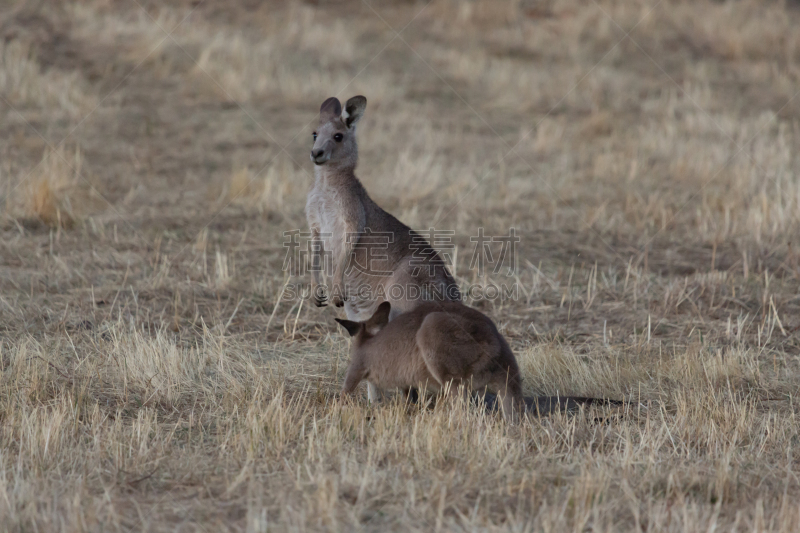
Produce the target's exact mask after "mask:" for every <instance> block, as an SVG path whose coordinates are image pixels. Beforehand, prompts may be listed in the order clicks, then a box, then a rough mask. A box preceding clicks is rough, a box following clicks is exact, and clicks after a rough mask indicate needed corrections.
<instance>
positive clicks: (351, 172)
mask: <svg viewBox="0 0 800 533" xmlns="http://www.w3.org/2000/svg"><path fill="white" fill-rule="evenodd" d="M355 169H356V167H355V165H348V166H332V165H317V166H315V167H314V177H315V179H316V181H317V183H320V184H324V185H346V184H352V183H359V184H360V183H361V182H360V181H358V178H357V177H356V173H355Z"/></svg>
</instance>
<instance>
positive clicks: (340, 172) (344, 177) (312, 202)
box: [306, 96, 461, 320]
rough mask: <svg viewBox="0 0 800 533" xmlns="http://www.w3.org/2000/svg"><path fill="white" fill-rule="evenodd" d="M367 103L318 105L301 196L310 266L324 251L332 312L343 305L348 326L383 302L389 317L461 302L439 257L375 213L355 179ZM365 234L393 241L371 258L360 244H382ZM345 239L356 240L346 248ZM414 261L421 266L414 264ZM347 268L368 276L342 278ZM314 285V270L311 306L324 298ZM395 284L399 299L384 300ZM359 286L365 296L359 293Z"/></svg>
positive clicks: (404, 229)
mask: <svg viewBox="0 0 800 533" xmlns="http://www.w3.org/2000/svg"><path fill="white" fill-rule="evenodd" d="M366 105H367V100H366V98H364V97H363V96H354V97H353V98H351V99H350V100H348V101H347V103H346V105H345V108H344V110H342V107H341V104H340V103H339V100H337V99H336V98H329V99H327V100H326V101H325V102H323V104H322V106H321V107H320V119H319V126H318V127H317V130H316V131H315V135H316V138H315V142H314V146H313V147H312V149H311V160H312V161H314V163H315V168H314V170H315V183H314V186H313V188H312V189H311V191H310V192H309V194H308V200H307V203H306V216H307V218H308V225H309V227H310V228H311V233H312V239H313V240H314V241H315V247H314V249H315V250H316V251H317V252H318V253H320V256H319V257H318V258H317V261H320V263H317V264H321V253H322V251H323V250H324V251H326V252H328V253H329V254H330V257H331V259H332V265H331V267H332V269H331V270H332V272H331V274H332V287H329V289H330V290H331V295H332V296H331V301H332V302H333V303H334V304H335V305H336V306H337V307H339V306H342V305H344V308H345V313H346V314H347V318H348V319H350V320H366V319H367V318H369V317H370V316H372V314H373V313H374V312H375V309H376V307H377V306H378V304H379V303H380V302H381V301H384V300H388V301H389V302H391V304H392V318H394V316H396V315H398V314H400V313H402V312H405V311H410V310H411V309H413V308H414V307H416V306H417V305H418V304H419V303H421V302H423V301H425V300H428V301H430V300H438V301H460V300H461V294H460V293H459V291H458V286H457V285H456V282H455V280H454V279H453V277H452V275H451V274H450V272H449V271H448V270H447V267H446V266H445V264H444V261H442V259H441V257H440V256H439V255H438V254H437V253H436V252H435V250H433V248H431V247H430V245H429V244H428V243H427V242H426V241H425V240H424V239H422V238H421V237H420V236H419V235H418V234H416V233H413V232H412V231H411V229H410V228H409V227H408V226H406V225H405V224H403V223H402V222H400V221H399V220H398V219H397V218H395V217H394V216H392V215H391V214H389V213H387V212H386V211H384V210H383V209H381V207H380V206H378V205H377V204H376V203H375V202H374V201H373V200H372V199H371V198H370V197H369V195H368V194H367V191H366V190H365V189H364V187H363V185H362V184H361V182H360V181H359V180H358V178H357V177H356V175H355V168H356V165H357V164H358V144H357V142H356V124H357V123H358V121H359V119H360V118H361V117H362V116H363V114H364V110H365V108H366ZM337 139H338V140H337ZM370 233H372V234H373V235H374V234H383V235H391V236H392V237H391V242H389V243H388V249H381V248H375V249H374V251H373V254H372V258H371V260H370V258H369V257H368V255H369V253H368V251H367V249H366V246H368V244H369V243H370V242H371V243H380V242H386V239H384V240H383V241H381V239H380V238H376V237H374V236H373V237H372V238H370V236H369V234H370ZM324 234H328V235H327V236H323V235H324ZM348 235H351V236H355V238H351V242H348V239H347V236H348ZM377 256H381V257H377ZM415 261H416V262H417V263H419V262H422V261H427V263H425V264H424V265H422V266H418V264H415ZM348 264H350V265H351V266H352V265H354V264H358V265H364V266H367V265H369V267H370V268H369V270H370V272H362V271H359V270H358V269H351V271H350V272H345V270H346V268H347V267H348ZM415 271H416V272H415ZM320 282H321V272H319V271H315V272H314V285H315V287H314V291H313V294H314V298H315V302H314V303H315V304H316V305H317V306H322V305H325V303H326V301H325V300H326V298H325V297H321V296H320V292H319V289H318V287H319V285H320ZM395 285H399V286H400V287H402V288H403V294H402V296H400V297H395V296H394V295H392V294H391V287H392V286H395ZM408 287H415V288H416V289H419V292H420V295H419V297H414V295H409V294H408V292H407V289H408ZM359 288H362V289H364V288H366V289H367V290H366V291H364V292H362V293H361V294H359V292H358V291H359ZM365 295H366V296H365ZM381 295H385V298H384V297H382V296H381Z"/></svg>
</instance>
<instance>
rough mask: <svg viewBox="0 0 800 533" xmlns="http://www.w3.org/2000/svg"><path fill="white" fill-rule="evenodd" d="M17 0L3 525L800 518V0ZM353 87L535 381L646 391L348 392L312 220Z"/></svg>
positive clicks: (0, 435) (351, 525) (493, 525)
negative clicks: (328, 126) (584, 405)
mask: <svg viewBox="0 0 800 533" xmlns="http://www.w3.org/2000/svg"><path fill="white" fill-rule="evenodd" d="M0 9H2V12H0V35H1V36H2V40H0V57H1V58H2V61H0V114H1V115H2V122H1V123H2V127H1V128H0V139H1V140H0V151H1V153H2V159H1V161H2V164H0V178H1V179H0V368H1V371H0V372H1V373H0V425H1V426H0V427H2V431H0V442H1V443H2V446H1V447H0V473H1V474H0V523H1V524H3V526H2V529H3V530H7V531H31V530H33V531H78V530H80V531H84V530H90V531H99V530H103V531H109V530H110V531H117V530H120V531H223V530H236V531H239V530H242V531H244V530H247V531H266V530H275V531H283V530H296V531H307V530H341V531H385V530H411V531H431V530H465V531H467V530H469V531H471V530H485V531H523V530H525V531H527V530H535V531H540V530H542V531H563V530H593V531H594V530H603V531H631V530H637V531H640V530H641V531H700V530H702V531H713V530H714V529H715V528H721V529H725V530H729V529H730V530H743V531H744V530H746V531H751V530H759V531H762V530H770V531H792V530H796V528H797V523H798V520H800V506H799V505H798V501H800V478H798V475H799V474H800V463H798V460H797V459H795V456H797V452H796V448H795V447H796V446H798V444H800V426H798V419H797V416H798V408H797V406H796V401H797V398H796V396H797V391H798V386H800V359H799V357H798V352H799V350H798V348H799V347H800V313H799V311H800V252H799V251H798V246H800V241H799V240H798V237H797V236H798V230H799V229H800V156H798V153H797V146H798V143H800V96H798V93H797V90H798V88H800V83H798V81H800V33H798V32H797V31H796V28H797V27H798V25H800V9H799V8H798V6H797V4H796V3H795V2H790V1H788V0H787V1H782V2H771V1H755V0H741V1H726V2H718V1H715V2H711V1H698V2H681V1H673V0H629V1H621V0H617V1H613V0H596V1H595V0H592V1H590V2H580V1H575V0H564V1H560V0H558V1H549V2H548V1H538V2H536V1H533V2H527V1H519V0H517V1H510V0H502V1H490V0H473V1H462V2H458V1H455V0H435V1H433V2H430V3H425V2H422V1H416V2H415V1H409V2H406V1H380V2H379V1H363V2H355V1H353V2H345V1H341V2H339V1H331V2H322V1H319V2H310V1H309V2H288V3H283V2H253V1H251V0H238V1H235V2H221V1H219V0H196V1H191V2H190V1H178V0H176V1H171V2H154V1H145V0H131V1H126V2H122V1H119V0H86V1H74V2H41V1H35V0H28V1H25V0H17V1H14V0H12V1H10V2H6V3H4V4H3V5H2V8H0ZM356 94H363V95H365V96H366V97H367V99H368V105H367V111H366V116H365V118H364V120H363V121H362V124H360V125H359V140H360V165H359V167H358V175H359V176H360V178H361V179H362V181H363V183H364V185H365V186H366V188H367V190H368V191H369V192H370V194H371V195H372V196H373V198H374V199H375V200H376V201H377V202H378V203H379V204H381V205H382V206H383V207H384V208H386V209H387V210H389V211H391V212H392V213H394V214H395V215H396V216H398V217H399V218H400V219H401V220H403V221H405V222H406V223H407V224H409V225H411V226H413V227H415V228H419V229H428V228H436V230H441V231H445V232H447V231H450V232H452V233H443V234H442V235H447V239H445V240H444V242H442V243H439V244H441V245H442V246H443V247H446V248H447V249H448V254H449V255H450V256H451V257H452V259H453V260H454V262H455V268H454V270H455V273H456V275H457V278H458V281H459V283H460V284H461V287H462V289H463V290H464V292H465V293H467V294H468V295H471V297H468V298H467V303H468V304H469V305H473V306H475V307H478V308H479V309H481V310H483V311H484V312H486V313H487V314H488V315H489V316H490V317H491V318H492V319H493V320H494V321H495V322H496V323H497V324H498V327H499V328H500V330H501V332H502V333H503V334H504V335H505V336H506V338H507V339H508V341H509V343H510V344H511V346H512V348H513V349H514V351H515V353H516V355H517V358H518V360H519V362H520V366H521V367H522V371H523V377H524V384H525V390H526V393H527V394H530V395H533V394H574V395H582V396H597V397H607V398H613V399H617V400H624V402H625V404H624V407H622V408H614V409H605V408H592V409H589V410H588V411H586V412H581V413H578V414H576V415H571V416H562V415H557V416H553V417H549V418H545V419H533V420H527V421H525V422H523V423H520V424H517V425H510V424H506V423H505V422H504V421H503V420H502V419H501V418H499V417H497V416H494V415H491V414H486V413H484V412H482V411H481V410H480V409H478V408H476V407H474V406H469V405H462V404H460V403H458V402H444V403H441V402H440V403H439V405H437V406H436V407H435V408H434V409H423V408H419V407H410V408H407V407H405V406H403V405H401V404H399V403H398V402H396V401H388V402H386V403H385V404H383V405H380V406H375V407H370V406H369V405H368V404H367V401H366V395H365V393H364V391H362V397H361V398H360V399H359V400H358V401H356V402H354V403H342V402H340V401H338V400H337V391H338V389H339V387H340V386H341V383H342V379H343V374H344V370H345V368H346V365H347V361H348V357H349V356H348V353H349V345H348V339H347V338H346V336H345V335H343V334H342V332H341V331H340V330H338V329H337V325H336V323H335V322H334V321H333V318H334V317H335V316H341V310H339V309H335V308H321V309H318V308H316V307H314V306H313V305H311V304H310V302H309V301H308V300H304V299H302V298H299V297H290V296H292V294H290V293H291V292H295V296H296V295H297V293H296V291H294V290H293V289H294V288H295V287H296V285H297V284H301V285H302V284H306V283H308V281H309V276H307V275H301V276H291V275H290V273H288V272H285V271H284V268H283V267H284V265H285V258H286V248H285V247H284V242H285V240H286V237H285V236H284V232H286V231H291V230H305V228H306V223H305V216H304V213H303V207H304V204H305V194H306V192H307V191H308V189H309V188H310V186H311V184H312V182H313V169H312V165H311V162H310V161H309V160H308V151H309V149H310V146H311V132H312V130H313V127H314V125H315V123H316V120H317V115H318V109H319V105H320V103H321V102H322V101H323V100H324V99H325V98H327V97H328V96H331V95H336V96H338V97H340V98H341V99H346V98H348V97H350V96H352V95H356ZM512 227H513V228H514V229H515V231H516V234H517V235H519V237H520V242H519V243H518V245H517V247H516V250H515V253H514V254H513V256H514V258H515V259H516V268H515V269H514V268H511V267H513V266H514V265H513V264H503V265H501V266H502V268H498V269H496V270H495V269H494V268H492V265H489V267H488V268H487V269H486V270H485V272H483V273H481V272H479V271H478V268H477V264H476V263H475V262H474V261H473V259H474V254H473V251H474V248H475V246H476V243H475V241H472V240H470V238H471V237H475V236H477V235H478V234H479V229H480V228H483V231H484V234H485V235H490V236H504V235H508V234H509V229H510V228H512ZM451 245H452V246H451ZM492 247H493V248H492V250H493V256H492V258H493V259H494V260H495V263H497V259H498V258H499V255H500V248H499V244H498V242H494V243H492ZM490 248H491V247H490ZM509 258H510V256H509V257H507V258H506V259H509ZM481 274H482V275H481ZM495 285H496V286H501V285H505V286H506V287H510V288H512V289H514V290H515V292H514V293H513V294H511V295H510V297H506V298H482V297H481V295H482V294H483V295H486V294H487V292H488V293H491V291H487V290H486V288H487V287H490V286H495ZM470 287H472V288H475V287H477V288H478V289H481V290H478V289H476V290H473V292H472V293H469V292H468V289H469V288H470Z"/></svg>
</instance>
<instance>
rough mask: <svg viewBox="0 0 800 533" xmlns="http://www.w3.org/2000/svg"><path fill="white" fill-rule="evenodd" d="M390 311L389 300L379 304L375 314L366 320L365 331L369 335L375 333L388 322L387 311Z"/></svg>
mask: <svg viewBox="0 0 800 533" xmlns="http://www.w3.org/2000/svg"><path fill="white" fill-rule="evenodd" d="M391 311H392V304H390V303H389V302H383V303H382V304H381V305H379V306H378V309H377V310H376V311H375V314H373V315H372V318H370V319H369V320H367V322H366V327H367V332H368V333H369V334H370V335H375V334H376V333H378V332H379V331H380V330H382V329H383V326H385V325H386V324H388V323H389V313H391Z"/></svg>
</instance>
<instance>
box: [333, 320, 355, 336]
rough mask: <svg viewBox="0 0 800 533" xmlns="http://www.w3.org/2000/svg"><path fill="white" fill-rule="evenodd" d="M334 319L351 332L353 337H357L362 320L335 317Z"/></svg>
mask: <svg viewBox="0 0 800 533" xmlns="http://www.w3.org/2000/svg"><path fill="white" fill-rule="evenodd" d="M334 320H335V321H336V322H338V323H339V325H341V326H342V327H343V328H344V329H346V330H347V333H349V334H350V336H351V337H355V336H356V334H357V333H358V332H359V331H360V330H361V322H353V321H352V320H342V319H341V318H334Z"/></svg>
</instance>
